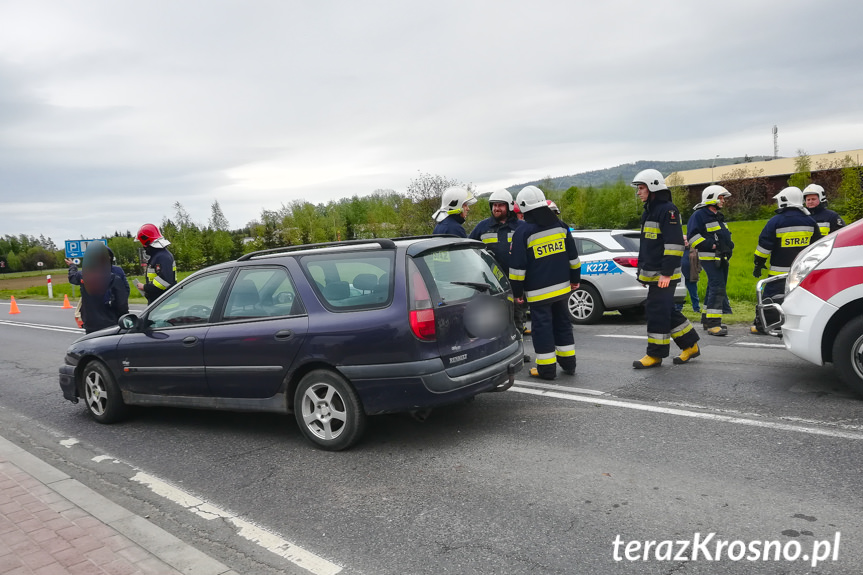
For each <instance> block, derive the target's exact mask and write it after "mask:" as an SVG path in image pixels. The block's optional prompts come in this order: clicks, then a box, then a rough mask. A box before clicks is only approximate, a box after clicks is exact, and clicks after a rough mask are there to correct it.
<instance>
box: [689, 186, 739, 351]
mask: <svg viewBox="0 0 863 575" xmlns="http://www.w3.org/2000/svg"><path fill="white" fill-rule="evenodd" d="M729 196H731V193H730V192H729V191H728V190H726V189H725V188H723V187H722V186H717V185H715V184H714V185H712V186H707V187H706V188H704V191H703V192H701V203H700V204H698V205H696V206H695V207H694V208H693V209H694V210H695V211H694V212H693V213H692V215H691V216H690V217H689V222H687V224H686V231H687V233H688V234H689V246H690V249H695V250H696V251H697V252H698V260H699V262H700V263H701V267H702V269H704V271H705V273H706V274H707V295H708V298H707V299H706V300H705V302H704V306H705V308H706V309H705V318H704V321H703V322H702V323H703V324H704V329H706V330H707V333H708V334H709V335H716V336H724V335H727V334H728V327H727V326H725V325H723V323H722V315H723V313H725V312H726V309H728V312H727V313H730V311H731V308H730V305H729V304H728V303H726V302H727V286H728V260H730V259H731V252H732V251H733V250H734V242H732V241H731V232H730V231H729V230H728V226H726V225H725V221H724V220H725V217H724V216H723V214H722V212H721V211H720V210H721V209H722V207H723V206H724V204H725V198H727V197H729ZM726 306H729V307H728V308H726Z"/></svg>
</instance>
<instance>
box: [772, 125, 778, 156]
mask: <svg viewBox="0 0 863 575" xmlns="http://www.w3.org/2000/svg"><path fill="white" fill-rule="evenodd" d="M778 157H779V126H776V125H775V124H774V126H773V159H774V160H775V159H776V158H778Z"/></svg>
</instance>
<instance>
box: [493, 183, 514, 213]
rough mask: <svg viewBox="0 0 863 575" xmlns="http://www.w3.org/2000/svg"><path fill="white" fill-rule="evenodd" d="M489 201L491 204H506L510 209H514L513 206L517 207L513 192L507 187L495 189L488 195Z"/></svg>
mask: <svg viewBox="0 0 863 575" xmlns="http://www.w3.org/2000/svg"><path fill="white" fill-rule="evenodd" d="M488 203H489V205H491V204H498V203H500V204H506V207H507V209H508V210H509V211H513V208H514V207H515V202H514V201H513V200H512V194H511V193H509V190H507V189H505V188H501V189H499V190H495V191H493V192H492V193H491V195H490V196H489V197H488Z"/></svg>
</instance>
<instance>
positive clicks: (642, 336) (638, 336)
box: [596, 334, 647, 339]
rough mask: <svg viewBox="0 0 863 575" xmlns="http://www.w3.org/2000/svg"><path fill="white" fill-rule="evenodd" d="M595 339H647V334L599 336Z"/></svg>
mask: <svg viewBox="0 0 863 575" xmlns="http://www.w3.org/2000/svg"><path fill="white" fill-rule="evenodd" d="M596 337H619V338H622V339H647V334H644V335H622V334H600V335H597V336H596Z"/></svg>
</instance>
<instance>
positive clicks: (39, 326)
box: [0, 320, 84, 333]
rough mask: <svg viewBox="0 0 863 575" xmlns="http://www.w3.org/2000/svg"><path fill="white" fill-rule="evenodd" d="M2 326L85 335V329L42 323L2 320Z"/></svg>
mask: <svg viewBox="0 0 863 575" xmlns="http://www.w3.org/2000/svg"><path fill="white" fill-rule="evenodd" d="M0 325H12V326H16V327H30V328H33V329H47V330H49V331H60V332H64V333H84V330H83V329H80V328H77V327H62V326H59V325H45V324H41V323H24V322H18V321H3V320H0Z"/></svg>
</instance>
